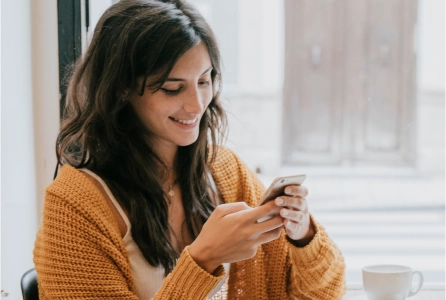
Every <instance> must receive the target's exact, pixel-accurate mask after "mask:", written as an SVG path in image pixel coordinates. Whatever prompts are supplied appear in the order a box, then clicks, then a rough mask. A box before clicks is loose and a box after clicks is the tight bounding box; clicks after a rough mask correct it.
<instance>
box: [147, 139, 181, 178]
mask: <svg viewBox="0 0 446 300" xmlns="http://www.w3.org/2000/svg"><path fill="white" fill-rule="evenodd" d="M153 145H154V146H153V150H154V151H155V153H156V154H157V155H158V157H159V158H160V159H161V161H162V162H163V164H164V166H160V172H161V173H162V174H164V178H163V180H164V181H165V182H167V183H171V182H173V181H174V180H176V162H177V155H178V146H177V145H175V144H172V143H165V142H164V143H163V141H160V142H155V143H154V144H153ZM165 168H167V172H166V169H165Z"/></svg>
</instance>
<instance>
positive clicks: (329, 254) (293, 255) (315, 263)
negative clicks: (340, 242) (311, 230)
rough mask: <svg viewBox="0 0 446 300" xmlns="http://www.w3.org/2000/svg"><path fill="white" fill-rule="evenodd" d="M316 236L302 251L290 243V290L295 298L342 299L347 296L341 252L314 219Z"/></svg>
mask: <svg viewBox="0 0 446 300" xmlns="http://www.w3.org/2000/svg"><path fill="white" fill-rule="evenodd" d="M312 222H313V224H314V226H315V231H316V234H315V236H314V237H313V239H312V240H311V242H310V243H309V244H308V245H306V246H305V247H303V248H298V247H296V246H294V245H291V244H289V255H290V263H291V267H290V274H289V278H290V284H289V290H290V293H291V294H294V295H295V296H296V297H302V296H306V297H308V298H311V299H321V300H322V299H341V298H342V296H343V295H344V294H345V290H346V286H345V263H344V258H343V256H342V253H341V252H340V250H339V249H338V247H337V246H336V245H335V244H334V243H333V242H332V240H331V239H330V238H329V237H328V235H327V234H326V232H325V230H324V229H323V228H322V227H321V226H320V225H318V224H317V222H315V221H314V219H312Z"/></svg>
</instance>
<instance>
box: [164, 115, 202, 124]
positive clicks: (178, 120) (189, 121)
mask: <svg viewBox="0 0 446 300" xmlns="http://www.w3.org/2000/svg"><path fill="white" fill-rule="evenodd" d="M169 119H171V120H172V121H175V122H178V123H181V124H184V125H192V124H195V123H196V122H197V121H198V118H194V119H190V120H182V119H176V118H174V117H169Z"/></svg>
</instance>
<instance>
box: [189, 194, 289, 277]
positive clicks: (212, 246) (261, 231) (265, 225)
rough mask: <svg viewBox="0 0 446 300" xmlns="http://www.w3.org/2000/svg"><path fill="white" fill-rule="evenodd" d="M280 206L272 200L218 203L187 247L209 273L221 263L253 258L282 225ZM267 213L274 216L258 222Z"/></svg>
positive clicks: (275, 237) (278, 231)
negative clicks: (250, 203)
mask: <svg viewBox="0 0 446 300" xmlns="http://www.w3.org/2000/svg"><path fill="white" fill-rule="evenodd" d="M280 209H281V207H278V206H277V205H276V204H275V203H274V201H270V202H268V203H266V204H265V205H262V206H260V207H255V208H252V207H249V206H248V205H247V204H246V203H245V202H236V203H228V204H221V205H219V206H217V208H216V209H215V211H214V212H213V213H212V214H211V216H210V217H209V219H208V220H207V222H206V223H205V224H204V225H203V228H202V230H201V232H200V234H199V235H198V237H197V238H196V239H195V241H194V242H193V243H192V244H191V245H190V246H189V249H188V250H189V254H190V256H191V257H192V258H193V259H194V260H195V262H196V263H197V264H198V265H199V266H200V267H202V268H203V269H204V270H206V271H207V272H209V273H212V272H213V271H214V270H215V269H216V268H217V267H218V266H219V265H221V264H222V263H232V262H237V261H241V260H246V259H249V258H252V257H253V256H254V255H255V254H256V252H257V247H258V246H259V245H260V244H264V243H268V242H270V241H272V240H275V239H277V238H278V237H279V236H280V233H281V231H282V225H283V218H282V217H281V216H280V215H279V211H280ZM268 215H274V217H272V218H271V219H268V220H266V221H264V222H261V223H258V222H257V220H259V219H261V218H262V217H265V216H268Z"/></svg>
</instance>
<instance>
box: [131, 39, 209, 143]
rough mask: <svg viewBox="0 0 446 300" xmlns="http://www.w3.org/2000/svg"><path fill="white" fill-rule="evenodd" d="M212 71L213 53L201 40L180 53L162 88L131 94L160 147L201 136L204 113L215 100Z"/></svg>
mask: <svg viewBox="0 0 446 300" xmlns="http://www.w3.org/2000/svg"><path fill="white" fill-rule="evenodd" d="M211 71H212V64H211V60H210V58H209V53H208V51H207V48H206V46H205V45H204V44H203V43H200V44H198V45H197V46H195V47H194V48H192V49H190V50H189V51H187V52H186V53H185V54H184V55H183V56H181V57H180V59H179V60H178V62H177V63H176V64H175V66H174V67H173V69H172V71H171V72H170V74H169V76H168V78H167V80H166V81H165V82H164V84H163V85H162V87H161V89H159V90H158V91H156V92H152V91H151V90H150V89H148V88H147V89H146V90H145V91H144V94H143V95H142V96H140V95H139V94H138V93H134V94H133V95H132V96H131V97H130V103H131V105H132V106H133V108H134V110H135V111H136V114H137V115H138V117H139V118H140V120H141V121H142V122H143V124H144V125H145V127H146V128H147V130H149V131H150V132H151V133H152V134H153V135H154V137H155V139H156V140H154V141H153V142H154V144H153V145H154V146H156V149H158V150H160V151H163V150H164V149H167V148H166V147H177V146H187V145H190V144H192V143H194V142H195V141H196V140H197V138H198V134H199V127H200V126H199V125H200V120H201V117H202V115H203V114H204V112H205V110H206V108H207V107H208V105H209V103H210V102H211V100H212V95H213V90H212V80H211ZM147 81H148V82H150V78H148V80H147ZM140 82H141V84H142V79H141V80H140Z"/></svg>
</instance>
